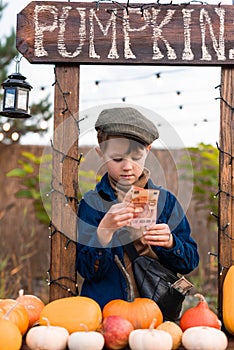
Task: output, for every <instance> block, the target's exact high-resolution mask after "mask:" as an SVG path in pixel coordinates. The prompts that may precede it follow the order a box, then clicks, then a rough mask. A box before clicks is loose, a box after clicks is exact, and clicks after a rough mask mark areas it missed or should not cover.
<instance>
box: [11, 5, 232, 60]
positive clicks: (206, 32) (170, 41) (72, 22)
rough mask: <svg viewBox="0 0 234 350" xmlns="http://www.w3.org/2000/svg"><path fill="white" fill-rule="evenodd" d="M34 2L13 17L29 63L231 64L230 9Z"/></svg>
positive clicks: (21, 50)
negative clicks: (15, 19) (15, 18)
mask: <svg viewBox="0 0 234 350" xmlns="http://www.w3.org/2000/svg"><path fill="white" fill-rule="evenodd" d="M97 4H98V2H90V3H82V2H56V1H33V2H31V3H30V4H29V5H28V6H27V7H25V8H24V9H23V10H22V11H21V12H20V13H19V14H18V16H17V49H18V50H19V52H20V53H21V54H22V55H23V56H24V57H25V58H27V60H28V61H29V62H31V63H44V64H46V63H48V64H49V63H72V64H76V63H80V64H89V63H92V64H128V65H129V64H141V65H142V64H147V65H151V64H152V65H160V64H164V65H217V66H222V65H230V64H233V62H234V22H233V18H234V7H233V6H232V5H225V6H221V5H194V6H191V5H188V4H182V5H163V4H158V3H155V4H144V5H143V4H131V6H130V5H129V4H128V5H125V4H123V3H118V2H113V3H104V2H100V4H99V5H98V9H97Z"/></svg>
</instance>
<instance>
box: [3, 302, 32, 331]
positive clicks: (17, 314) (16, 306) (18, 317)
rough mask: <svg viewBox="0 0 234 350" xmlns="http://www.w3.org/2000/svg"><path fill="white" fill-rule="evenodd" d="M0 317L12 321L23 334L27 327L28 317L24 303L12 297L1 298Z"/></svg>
mask: <svg viewBox="0 0 234 350" xmlns="http://www.w3.org/2000/svg"><path fill="white" fill-rule="evenodd" d="M0 317H1V318H2V317H4V318H7V319H9V320H10V321H11V322H13V323H14V324H15V325H16V326H17V327H18V328H19V330H20V332H21V334H22V335H24V334H25V333H26V331H27V329H28V325H29V318H28V313H27V310H26V309H25V307H24V305H22V304H21V303H20V302H19V301H16V300H14V299H2V300H1V301H0Z"/></svg>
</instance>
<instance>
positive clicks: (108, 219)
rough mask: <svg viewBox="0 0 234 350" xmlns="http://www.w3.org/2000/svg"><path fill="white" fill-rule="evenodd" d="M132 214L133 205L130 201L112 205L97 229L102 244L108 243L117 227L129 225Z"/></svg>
mask: <svg viewBox="0 0 234 350" xmlns="http://www.w3.org/2000/svg"><path fill="white" fill-rule="evenodd" d="M133 215H134V206H133V204H132V203H125V202H123V203H117V204H114V205H112V207H111V208H110V209H109V210H108V212H107V213H106V214H105V216H104V217H103V219H102V220H101V222H100V224H99V226H98V229H97V233H98V237H99V240H100V242H101V243H102V244H103V245H106V244H108V243H109V242H110V240H111V239H112V236H113V233H114V232H115V231H116V230H117V229H119V228H121V227H123V226H127V225H130V223H131V221H132V219H133Z"/></svg>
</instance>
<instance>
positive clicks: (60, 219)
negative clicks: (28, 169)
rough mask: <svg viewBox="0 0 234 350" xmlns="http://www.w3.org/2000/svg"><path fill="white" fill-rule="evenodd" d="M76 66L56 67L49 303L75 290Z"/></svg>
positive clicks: (77, 77)
mask: <svg viewBox="0 0 234 350" xmlns="http://www.w3.org/2000/svg"><path fill="white" fill-rule="evenodd" d="M79 73H80V70H79V66H74V65H73V66H68V65H66V64H65V65H57V66H56V67H55V98H54V138H53V171H52V188H53V190H52V227H51V234H52V235H51V262H50V300H54V299H58V298H62V297H66V296H71V295H74V294H76V293H77V289H76V279H77V278H76V271H75V259H76V215H77V200H76V198H77V192H78V161H76V160H78V159H79V156H78V121H79V114H78V111H79Z"/></svg>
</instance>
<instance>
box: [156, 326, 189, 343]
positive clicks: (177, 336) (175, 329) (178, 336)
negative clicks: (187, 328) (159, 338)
mask: <svg viewBox="0 0 234 350" xmlns="http://www.w3.org/2000/svg"><path fill="white" fill-rule="evenodd" d="M156 329H158V330H161V331H165V332H168V333H169V334H170V335H171V336H172V341H173V345H172V350H176V349H178V348H179V347H180V345H181V342H182V335H183V331H182V329H181V328H180V326H179V325H178V324H177V323H175V322H172V321H164V322H163V323H161V324H160V325H159V326H158V327H157V328H156Z"/></svg>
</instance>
